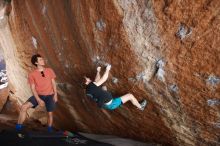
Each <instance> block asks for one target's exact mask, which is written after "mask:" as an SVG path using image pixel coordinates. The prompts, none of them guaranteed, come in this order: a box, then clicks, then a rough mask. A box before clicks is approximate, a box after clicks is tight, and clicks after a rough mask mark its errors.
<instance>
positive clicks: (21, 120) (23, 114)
mask: <svg viewBox="0 0 220 146" xmlns="http://www.w3.org/2000/svg"><path fill="white" fill-rule="evenodd" d="M31 107H33V104H32V103H31V102H25V103H24V104H23V105H22V106H21V110H20V113H19V117H18V122H17V124H16V130H17V131H21V130H22V127H23V125H22V124H23V123H24V121H25V119H26V117H27V110H28V109H29V108H31Z"/></svg>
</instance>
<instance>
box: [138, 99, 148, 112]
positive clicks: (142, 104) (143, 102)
mask: <svg viewBox="0 0 220 146" xmlns="http://www.w3.org/2000/svg"><path fill="white" fill-rule="evenodd" d="M140 105H141V108H140V110H141V111H143V110H144V109H145V107H146V105H147V100H145V99H144V100H143V101H142V102H141V103H140Z"/></svg>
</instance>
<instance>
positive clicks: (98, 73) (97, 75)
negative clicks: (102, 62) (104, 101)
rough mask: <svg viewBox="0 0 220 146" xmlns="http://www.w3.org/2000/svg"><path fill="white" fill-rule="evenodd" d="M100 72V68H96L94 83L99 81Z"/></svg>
mask: <svg viewBox="0 0 220 146" xmlns="http://www.w3.org/2000/svg"><path fill="white" fill-rule="evenodd" d="M100 71H101V67H100V66H99V67H97V73H96V77H95V82H97V81H98V80H100V79H101V76H100Z"/></svg>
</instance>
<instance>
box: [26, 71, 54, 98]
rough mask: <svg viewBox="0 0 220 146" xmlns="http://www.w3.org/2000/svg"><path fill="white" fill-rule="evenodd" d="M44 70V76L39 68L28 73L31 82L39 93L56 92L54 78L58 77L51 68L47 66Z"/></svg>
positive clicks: (48, 93) (49, 93)
mask: <svg viewBox="0 0 220 146" xmlns="http://www.w3.org/2000/svg"><path fill="white" fill-rule="evenodd" d="M43 72H44V77H43V76H42V74H41V72H40V71H39V70H38V69H36V70H34V71H33V72H31V73H30V74H29V75H28V81H29V84H30V85H32V84H34V85H35V89H36V91H37V93H38V95H51V94H54V90H53V85H52V79H54V78H56V75H55V73H54V71H53V70H52V69H51V68H45V69H44V71H43Z"/></svg>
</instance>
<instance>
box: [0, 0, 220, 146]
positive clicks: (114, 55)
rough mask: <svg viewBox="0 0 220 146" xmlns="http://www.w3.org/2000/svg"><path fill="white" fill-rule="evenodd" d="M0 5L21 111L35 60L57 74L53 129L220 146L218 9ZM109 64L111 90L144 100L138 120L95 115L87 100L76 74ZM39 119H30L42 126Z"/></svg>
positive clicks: (204, 4)
mask: <svg viewBox="0 0 220 146" xmlns="http://www.w3.org/2000/svg"><path fill="white" fill-rule="evenodd" d="M2 3H5V7H2V8H1V16H0V18H1V19H0V45H1V48H2V49H3V50H4V56H5V59H6V64H7V71H8V76H9V80H10V82H11V84H12V86H13V93H14V96H16V97H18V103H19V104H22V103H23V102H25V101H26V100H27V98H28V97H29V96H30V95H31V92H30V88H29V85H28V84H27V74H28V72H29V71H31V69H32V65H31V63H30V57H31V56H32V55H33V54H34V53H40V54H42V55H43V56H44V57H45V58H46V60H47V64H48V66H50V67H52V68H53V69H54V71H55V73H56V74H57V82H58V89H59V104H58V108H57V110H56V113H55V115H56V117H55V124H56V126H57V127H59V128H73V129H78V130H80V131H85V132H92V133H104V134H114V135H119V136H125V137H130V138H135V139H139V140H144V141H153V142H157V143H162V144H164V145H165V144H167V145H196V146H197V145H201V146H202V145H204V146H206V145H219V144H220V140H219V137H220V113H219V106H220V67H219V62H220V55H219V53H220V47H219V46H220V25H219V24H220V9H219V8H220V1H218V0H213V1H199V2H192V1H156V0H155V1H154V0H145V1H144V0H143V1H142V0H133V1H127V0H103V1H98V0H90V1H89V0H88V1H86V0H80V1H79V0H62V1H61V0H47V1H46V0H42V1H36V0H22V1H21V0H13V1H11V3H9V2H3V1H2ZM106 64H111V65H112V70H111V74H110V77H109V80H108V82H107V83H106V85H107V86H108V89H109V90H111V91H112V93H113V95H114V96H115V97H117V96H121V95H123V94H125V93H127V92H130V93H133V94H134V95H135V96H136V97H137V98H138V99H139V100H141V99H143V98H145V99H147V100H148V101H149V104H148V106H147V108H146V110H145V111H144V112H140V111H138V110H137V109H135V108H134V107H133V106H132V105H131V104H126V105H123V107H122V108H120V109H117V110H115V111H105V110H101V109H98V108H97V107H96V105H95V104H94V103H92V101H90V100H89V99H87V98H86V97H85V96H84V90H83V89H82V88H81V82H82V77H83V75H88V76H91V77H94V76H95V70H96V67H97V66H98V65H101V66H103V68H104V66H105V65H106ZM12 86H11V88H12ZM43 110H44V109H43ZM43 113H44V112H42V109H37V110H36V111H34V112H33V111H30V113H29V114H30V116H31V117H33V118H36V119H39V120H40V121H41V122H42V123H45V122H46V117H45V114H43Z"/></svg>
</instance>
